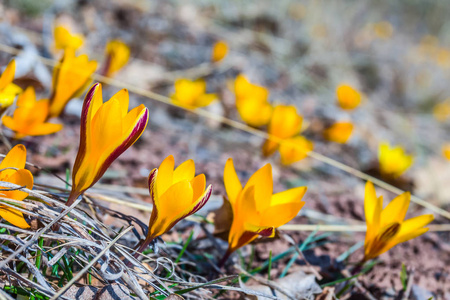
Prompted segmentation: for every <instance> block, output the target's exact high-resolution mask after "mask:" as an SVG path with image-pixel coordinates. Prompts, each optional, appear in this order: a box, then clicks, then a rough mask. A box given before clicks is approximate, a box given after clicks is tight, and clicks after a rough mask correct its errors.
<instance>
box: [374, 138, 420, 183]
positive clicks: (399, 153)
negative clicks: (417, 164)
mask: <svg viewBox="0 0 450 300" xmlns="http://www.w3.org/2000/svg"><path fill="white" fill-rule="evenodd" d="M378 160H379V162H380V172H381V174H382V175H383V176H386V177H393V178H397V177H400V176H401V175H402V174H403V173H405V171H406V170H408V168H409V167H410V166H411V165H412V163H413V156H412V155H408V154H406V153H405V150H404V149H403V148H402V147H400V146H397V147H392V148H391V147H390V146H389V144H388V143H381V144H380V147H379V149H378Z"/></svg>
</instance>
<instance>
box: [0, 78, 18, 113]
mask: <svg viewBox="0 0 450 300" xmlns="http://www.w3.org/2000/svg"><path fill="white" fill-rule="evenodd" d="M21 92H22V89H21V88H20V87H18V86H17V85H15V84H14V83H10V84H8V85H7V86H6V87H5V88H4V89H3V90H0V107H3V108H5V107H9V106H11V105H12V104H13V103H14V99H15V98H16V96H17V95H18V94H20V93H21Z"/></svg>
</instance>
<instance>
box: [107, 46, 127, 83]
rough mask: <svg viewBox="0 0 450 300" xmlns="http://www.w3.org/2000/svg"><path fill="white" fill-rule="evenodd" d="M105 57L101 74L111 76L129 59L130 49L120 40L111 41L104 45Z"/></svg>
mask: <svg viewBox="0 0 450 300" xmlns="http://www.w3.org/2000/svg"><path fill="white" fill-rule="evenodd" d="M105 55H106V62H105V67H104V71H103V74H104V75H105V76H112V75H114V74H115V73H116V72H117V71H119V70H120V69H122V68H123V67H124V66H125V65H126V64H127V62H128V60H129V59H130V47H128V46H127V44H125V43H124V42H122V41H120V40H112V41H109V42H108V44H106V48H105Z"/></svg>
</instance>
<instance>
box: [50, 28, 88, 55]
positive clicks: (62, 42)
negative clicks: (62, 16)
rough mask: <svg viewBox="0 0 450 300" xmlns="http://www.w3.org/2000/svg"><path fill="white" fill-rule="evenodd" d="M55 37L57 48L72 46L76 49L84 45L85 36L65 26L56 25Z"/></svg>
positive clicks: (62, 48) (71, 47)
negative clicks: (73, 32) (72, 31)
mask: <svg viewBox="0 0 450 300" xmlns="http://www.w3.org/2000/svg"><path fill="white" fill-rule="evenodd" d="M53 34H54V37H55V49H57V50H64V49H66V48H70V49H73V50H76V49H78V48H80V47H81V45H83V41H84V39H83V36H82V35H81V34H72V33H70V31H69V30H68V29H67V28H65V27H64V26H56V27H55V30H54V32H53Z"/></svg>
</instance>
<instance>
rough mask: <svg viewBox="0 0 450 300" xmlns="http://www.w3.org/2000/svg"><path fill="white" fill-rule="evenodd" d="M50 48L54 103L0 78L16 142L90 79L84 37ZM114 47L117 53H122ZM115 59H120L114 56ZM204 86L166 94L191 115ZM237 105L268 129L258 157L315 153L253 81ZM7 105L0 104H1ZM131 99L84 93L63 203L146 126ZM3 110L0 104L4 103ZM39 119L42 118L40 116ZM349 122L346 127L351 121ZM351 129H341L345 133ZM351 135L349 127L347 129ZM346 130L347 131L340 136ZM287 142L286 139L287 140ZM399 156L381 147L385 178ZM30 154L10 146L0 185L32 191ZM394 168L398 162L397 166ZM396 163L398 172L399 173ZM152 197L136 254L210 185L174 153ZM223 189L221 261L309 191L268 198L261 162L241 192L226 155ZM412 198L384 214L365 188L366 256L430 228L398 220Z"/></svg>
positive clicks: (347, 91)
mask: <svg viewBox="0 0 450 300" xmlns="http://www.w3.org/2000/svg"><path fill="white" fill-rule="evenodd" d="M55 37H56V41H57V42H56V43H55V48H56V49H64V55H63V57H62V59H61V61H60V63H59V65H58V66H56V67H55V70H54V77H53V87H52V93H51V97H50V99H48V100H47V99H42V100H38V101H36V96H35V93H34V90H33V89H32V88H27V89H26V90H25V91H24V92H23V93H22V94H20V93H21V92H22V91H21V89H20V88H18V87H17V86H15V85H14V84H13V83H12V80H13V78H14V61H12V62H11V63H10V64H9V65H8V67H7V68H6V70H5V71H4V72H3V74H2V76H1V77H0V94H1V95H3V97H2V98H1V99H2V101H4V103H5V105H4V106H5V107H7V106H9V105H11V104H12V102H13V101H14V98H15V97H16V95H17V94H20V95H19V98H18V100H17V103H16V106H17V109H16V110H15V111H14V114H13V115H12V116H5V117H4V118H3V123H4V124H5V126H7V127H9V128H11V129H12V130H14V131H15V132H16V137H17V138H21V137H23V136H25V135H40V134H49V133H52V132H56V131H57V130H60V129H61V127H62V125H59V124H53V123H48V122H47V120H48V119H49V118H51V117H56V116H59V115H60V114H61V113H62V111H63V109H64V107H65V105H66V104H67V102H68V101H69V100H70V99H72V98H73V97H75V96H77V95H78V94H80V93H82V92H83V90H84V89H85V87H86V85H88V84H89V83H90V82H91V77H92V74H93V72H94V71H95V69H96V67H97V63H96V62H93V61H89V60H88V58H87V56H85V55H80V56H78V57H77V56H76V55H75V50H76V49H77V48H78V47H80V46H81V44H82V43H83V39H82V38H81V37H80V36H77V35H71V34H70V33H69V32H68V31H67V30H65V29H64V28H60V27H57V29H56V30H55ZM118 49H119V50H118ZM226 52H227V46H226V44H225V43H223V42H218V43H217V44H216V45H215V46H214V49H213V54H212V61H213V62H218V61H220V60H221V59H223V58H224V57H225V55H226ZM107 53H108V59H107V64H106V66H108V67H107V68H106V69H105V68H104V69H103V71H102V72H103V74H105V75H108V76H109V75H111V74H113V73H114V72H115V71H117V70H118V69H120V68H121V67H122V66H123V64H124V63H123V61H124V60H123V57H127V59H126V60H128V56H129V50H128V48H124V47H123V44H121V43H120V42H114V43H111V44H109V45H108V47H107ZM115 56H116V57H120V58H121V59H117V58H114V57H115ZM205 91H206V84H205V82H204V81H202V80H197V81H189V80H183V79H182V80H179V81H177V82H176V83H175V93H174V95H173V96H172V99H173V100H174V102H177V104H178V105H181V106H185V107H188V108H195V107H201V106H206V105H208V104H210V103H211V102H212V101H214V99H216V96H215V95H214V94H206V93H205ZM235 93H236V107H237V110H238V113H239V115H240V116H241V118H242V119H243V120H244V121H245V122H246V123H248V124H249V125H251V126H254V127H260V126H265V125H267V128H268V133H269V134H270V135H271V136H273V137H275V138H276V139H277V140H272V139H268V140H267V141H266V142H265V143H264V145H263V153H264V154H265V155H266V156H268V155H272V154H273V153H274V152H275V151H277V150H278V151H279V152H280V154H281V159H282V162H283V163H284V164H290V163H292V162H295V161H298V160H300V159H302V158H304V157H305V156H306V153H307V152H308V151H311V150H312V148H313V144H312V142H310V141H308V140H307V139H306V138H304V137H303V136H301V135H299V133H300V132H301V129H302V122H303V118H302V116H301V115H299V114H298V113H297V111H296V108H295V107H294V106H287V105H277V106H275V107H273V106H272V105H271V104H270V103H269V102H268V91H267V89H265V88H264V87H261V86H258V85H255V84H252V83H250V82H249V81H248V80H247V79H246V78H245V77H244V76H243V75H239V76H238V78H236V81H235ZM3 99H4V100H3ZM337 99H338V104H339V105H340V106H341V107H342V108H344V109H352V108H354V107H356V106H357V105H358V104H359V102H360V101H361V96H360V94H359V92H357V91H356V90H353V89H352V88H351V87H348V86H347V87H345V86H344V87H339V88H338V90H337ZM128 103H129V98H128V92H127V91H126V90H121V91H119V92H118V93H117V94H115V95H114V96H113V97H111V99H110V100H109V101H107V102H105V103H103V97H102V89H101V85H100V84H95V85H94V86H92V87H91V89H90V90H89V92H88V93H87V94H86V97H85V100H84V103H83V108H82V115H81V125H80V145H79V150H78V154H77V157H76V160H75V164H74V167H73V172H72V189H71V192H70V195H69V197H68V200H67V205H72V204H73V203H74V201H75V200H76V199H77V198H78V197H79V196H80V195H82V194H83V193H84V192H85V191H86V190H87V189H89V188H90V187H91V186H92V185H94V184H95V183H96V182H97V181H98V180H99V179H100V178H101V177H102V175H103V174H104V173H105V171H106V170H107V168H108V167H109V166H110V165H111V163H112V162H113V161H114V160H115V159H116V158H117V157H118V156H119V155H121V154H122V153H123V152H124V151H126V150H127V149H128V148H129V147H130V146H131V145H132V144H133V143H134V142H135V141H136V140H137V139H138V138H139V137H140V136H141V134H142V133H143V131H144V130H145V128H146V125H147V122H148V119H149V111H148V109H147V108H146V107H145V106H144V105H140V106H138V107H136V108H134V109H132V110H131V111H129V112H128ZM2 107H3V102H2ZM37 112H39V113H37ZM338 124H339V123H336V124H335V125H334V126H332V127H331V128H329V129H327V130H325V132H324V136H326V137H328V139H329V140H334V141H336V142H342V143H344V142H346V140H347V139H348V137H349V136H350V134H351V129H350V133H348V130H347V129H348V126H347V127H345V126H342V125H338ZM350 125H351V124H350ZM345 128H347V129H345ZM351 128H352V126H351ZM343 131H344V132H346V133H343ZM284 141H288V142H284ZM405 156H406V155H405V154H404V152H403V150H402V149H399V148H394V149H390V148H389V147H388V146H386V145H382V147H381V148H380V164H382V165H385V167H384V170H386V174H394V176H398V175H399V174H401V172H403V171H404V170H405V169H406V168H408V167H409V165H410V164H411V159H407V158H405ZM25 160H26V150H25V147H24V146H22V145H17V146H16V147H14V148H13V149H12V150H11V151H10V152H9V153H8V155H7V156H6V157H5V159H4V160H3V161H2V163H1V164H0V181H6V182H10V183H15V184H17V185H19V186H21V187H26V188H28V189H31V188H32V186H33V177H32V175H31V173H30V172H29V171H28V170H25V169H24V167H25ZM393 161H395V163H396V164H393ZM398 165H399V166H398ZM148 184H149V192H150V196H151V198H152V201H153V203H154V209H153V211H152V214H151V217H150V222H149V229H148V233H147V237H146V239H145V240H143V241H142V242H141V243H140V244H139V245H138V247H137V252H142V251H143V250H144V249H146V247H147V246H148V245H149V244H150V243H151V242H152V241H153V240H154V239H155V238H157V237H159V236H161V235H162V234H164V233H165V232H167V231H169V230H170V229H171V228H172V227H173V226H174V225H175V224H176V223H177V222H179V221H180V220H182V219H184V218H186V217H187V216H189V215H191V214H194V213H195V212H197V211H198V210H200V209H201V208H202V207H203V206H204V205H205V203H206V202H207V201H208V199H209V197H210V195H211V192H212V187H211V186H208V187H207V186H206V178H205V175H204V174H200V175H197V176H195V164H194V162H193V161H192V160H188V161H186V162H184V163H182V164H180V165H179V166H178V167H177V168H175V162H174V159H173V157H172V156H169V157H167V158H166V159H165V160H164V161H163V162H162V163H161V165H160V166H159V168H155V169H153V170H152V171H151V172H150V174H149V177H148ZM224 184H225V188H226V192H227V196H228V197H227V198H226V199H227V201H229V203H230V205H231V207H232V213H233V220H232V224H231V226H230V228H229V234H228V242H229V247H228V250H227V251H226V253H225V255H224V259H223V260H222V261H223V262H224V261H225V260H226V259H227V258H228V256H229V255H230V254H231V253H233V252H234V251H235V250H236V249H238V248H240V247H242V246H244V245H247V244H249V243H250V242H252V241H253V240H255V239H256V238H258V236H265V237H273V236H274V233H275V228H277V227H279V226H281V225H284V224H286V223H287V222H289V221H290V220H292V219H293V218H294V217H295V216H296V215H297V214H298V212H299V211H300V209H301V208H302V207H303V205H304V204H305V202H304V201H302V198H303V195H304V194H305V192H306V187H298V188H293V189H290V190H287V191H284V192H281V193H277V194H272V193H273V182H272V168H271V165H270V164H267V165H265V166H264V167H262V168H261V169H259V170H258V171H257V172H255V173H254V174H253V175H252V176H251V177H250V179H249V180H248V182H247V183H246V185H245V186H244V187H243V186H242V184H241V183H240V180H239V178H238V177H237V174H236V171H235V169H234V165H233V160H232V159H231V158H230V159H229V160H228V161H227V162H226V164H225V170H224ZM0 195H1V197H2V198H4V199H14V200H17V201H22V200H24V199H25V198H26V197H27V196H28V193H26V192H25V191H22V190H20V189H19V190H8V189H2V191H1V192H0ZM409 201H410V196H409V193H405V194H403V195H400V196H399V197H397V198H396V199H394V200H393V201H392V202H391V203H390V204H389V205H388V206H387V207H386V208H385V209H384V210H383V209H382V201H381V197H380V198H377V197H376V194H375V190H374V188H373V185H372V184H371V183H367V185H366V196H365V211H366V219H367V224H368V231H367V235H366V244H365V257H364V260H368V259H371V258H374V257H376V256H378V255H379V254H381V253H383V252H384V251H387V250H388V249H390V248H391V247H393V246H394V245H396V244H398V243H400V242H403V241H406V240H408V239H410V238H413V237H415V236H417V235H420V234H422V233H424V232H425V231H426V228H425V226H426V225H427V224H428V223H429V222H431V220H432V219H433V217H432V216H431V215H425V216H420V217H417V218H413V219H411V220H407V221H404V217H405V214H406V210H407V208H408V205H409ZM0 216H1V217H2V218H3V219H5V220H6V221H8V222H10V223H11V224H14V225H16V226H18V227H21V228H27V227H29V225H28V223H27V222H26V220H25V218H24V216H23V214H22V212H21V211H19V210H17V209H14V208H13V206H11V205H0Z"/></svg>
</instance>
